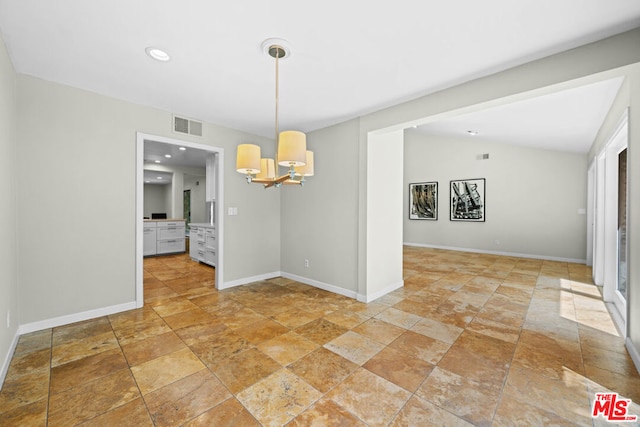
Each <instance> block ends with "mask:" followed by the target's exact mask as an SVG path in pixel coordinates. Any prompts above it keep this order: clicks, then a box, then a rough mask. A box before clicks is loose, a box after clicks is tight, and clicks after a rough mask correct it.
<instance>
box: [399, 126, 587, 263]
mask: <svg viewBox="0 0 640 427" xmlns="http://www.w3.org/2000/svg"><path fill="white" fill-rule="evenodd" d="M479 154H489V158H488V159H486V160H478V158H477V156H478V155H479ZM586 158H587V157H586V155H585V154H577V153H566V152H561V151H550V150H538V149H533V148H525V147H520V146H515V145H506V144H496V143H492V142H487V141H482V140H477V139H473V140H472V141H471V140H469V139H468V138H440V137H434V136H429V135H425V134H423V133H420V132H419V131H416V130H414V129H410V130H407V131H405V152H404V162H405V174H404V186H403V195H404V204H403V206H404V215H403V218H404V241H405V242H406V243H409V244H418V245H432V246H439V247H452V248H461V249H469V250H477V251H488V252H498V253H510V254H514V255H518V254H524V255H529V256H536V257H544V258H555V259H565V260H572V261H583V262H584V259H585V254H586V235H585V230H586V215H585V214H582V215H581V214H579V213H578V209H585V208H586V195H587V189H586V180H585V177H586V173H587V169H586V167H587V162H586ZM465 178H485V179H486V186H485V192H486V212H485V213H486V215H485V222H482V223H469V222H456V221H450V220H449V200H450V199H449V198H450V189H449V186H450V184H449V183H450V181H451V180H455V179H465ZM423 181H438V183H439V185H438V190H439V193H440V194H439V197H438V201H439V204H438V220H437V221H423V220H409V212H408V208H409V197H408V196H409V190H408V188H409V183H412V182H423Z"/></svg>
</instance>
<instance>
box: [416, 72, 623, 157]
mask: <svg viewBox="0 0 640 427" xmlns="http://www.w3.org/2000/svg"><path fill="white" fill-rule="evenodd" d="M622 82H623V77H619V78H616V79H611V80H605V81H601V82H598V83H594V84H590V85H585V86H581V87H578V88H573V89H567V90H564V91H561V92H555V93H552V94H549V95H544V96H539V97H537V98H531V99H527V100H525V101H519V102H514V103H511V104H506V105H500V106H498V107H494V108H488V109H485V110H481V111H478V112H475V113H471V114H464V115H459V116H455V117H452V118H449V119H444V120H439V121H436V122H432V123H428V124H426V125H422V126H419V127H418V128H417V131H419V132H422V133H425V134H429V135H433V136H444V137H458V138H460V137H463V138H473V139H474V140H484V141H491V142H498V143H505V144H515V145H520V146H528V147H536V148H540V149H545V150H559V151H572V152H576V153H586V152H587V151H589V148H590V147H591V145H592V144H593V141H594V140H595V138H596V135H597V133H598V130H599V129H600V125H601V124H602V122H603V121H604V119H605V117H606V115H607V112H608V111H609V109H610V108H611V104H612V103H613V101H614V99H615V96H616V94H617V93H618V90H619V89H620V86H621V85H622ZM470 131H472V132H475V133H476V135H471V134H469V132H470Z"/></svg>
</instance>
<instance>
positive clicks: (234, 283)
mask: <svg viewBox="0 0 640 427" xmlns="http://www.w3.org/2000/svg"><path fill="white" fill-rule="evenodd" d="M280 276H282V273H281V272H279V271H274V272H271V273H265V274H259V275H257V276H251V277H243V278H242V279H237V280H232V281H230V282H225V283H221V284H220V286H218V289H219V290H222V289H229V288H235V287H236V286H242V285H248V284H249V283H253V282H259V281H261V280H269V279H273V278H275V277H280Z"/></svg>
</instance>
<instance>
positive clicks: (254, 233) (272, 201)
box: [17, 75, 280, 324]
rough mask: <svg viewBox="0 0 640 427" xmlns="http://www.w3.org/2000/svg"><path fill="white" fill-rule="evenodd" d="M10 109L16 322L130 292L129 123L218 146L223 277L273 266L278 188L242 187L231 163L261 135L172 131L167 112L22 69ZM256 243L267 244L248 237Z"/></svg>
mask: <svg viewBox="0 0 640 427" xmlns="http://www.w3.org/2000/svg"><path fill="white" fill-rule="evenodd" d="M17 117H18V129H19V135H18V141H19V145H18V147H19V148H18V153H17V154H18V164H19V165H20V167H19V168H18V169H19V170H18V172H17V177H18V194H19V196H18V209H19V212H21V214H20V217H21V219H22V220H21V223H20V225H19V227H18V233H19V236H20V239H19V252H20V253H23V254H26V255H25V256H23V257H21V258H20V262H19V271H20V307H21V308H22V313H21V318H20V321H21V323H22V324H30V323H34V322H39V321H44V320H47V319H52V318H57V317H61V316H68V315H73V314H76V313H82V312H85V311H91V310H96V309H100V308H104V307H112V306H117V305H121V304H125V303H129V302H132V301H134V300H135V231H136V230H135V224H136V218H135V201H136V194H135V187H136V171H135V167H136V166H135V165H136V162H135V156H136V154H135V153H136V132H137V131H140V132H144V133H147V134H152V135H161V136H167V137H172V138H180V139H186V140H190V141H193V142H198V143H201V144H207V145H212V146H217V147H222V148H223V149H225V150H226V152H227V153H229V154H230V155H227V156H226V157H225V162H226V164H225V177H224V191H225V196H226V199H225V200H226V202H227V203H228V205H229V206H236V207H238V208H239V209H238V211H239V215H238V216H234V217H228V220H227V221H226V222H225V230H224V231H225V246H224V248H223V250H224V251H225V261H224V262H225V265H224V267H225V280H226V281H230V280H240V279H242V278H245V277H251V276H254V275H259V274H265V273H268V272H273V271H278V270H279V269H280V246H279V235H280V200H279V195H278V193H275V194H274V193H267V192H265V191H264V190H262V189H260V188H248V186H247V185H246V184H245V181H244V180H243V178H242V176H240V175H239V174H237V173H236V172H235V167H234V166H235V165H234V164H233V163H234V162H235V155H234V154H235V153H234V152H235V147H236V146H237V144H239V143H242V142H257V143H261V144H265V143H266V142H268V140H267V139H265V138H260V137H256V136H253V135H249V134H246V133H242V132H238V131H235V130H232V129H226V128H222V127H219V126H215V125H212V124H206V123H205V126H204V130H203V132H204V135H205V136H204V137H203V138H195V137H188V136H185V137H182V136H178V135H176V134H172V133H171V132H170V131H169V129H171V127H170V124H171V113H170V112H165V111H161V110H157V109H153V108H148V107H143V106H140V105H134V104H131V103H128V102H124V101H119V100H115V99H112V98H108V97H104V96H100V95H96V94H94V93H90V92H86V91H83V90H79V89H75V88H71V87H67V86H63V85H59V84H54V83H50V82H46V81H43V80H39V79H36V78H32V77H28V76H22V75H21V76H18V116H17ZM114 171H115V172H117V173H114ZM255 187H257V186H255ZM262 241H264V242H269V245H271V248H270V249H271V250H269V251H267V252H263V251H262V250H261V248H260V245H258V244H249V245H248V244H247V242H262ZM34 263H36V264H37V268H33V266H34Z"/></svg>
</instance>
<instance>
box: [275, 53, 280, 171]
mask: <svg viewBox="0 0 640 427" xmlns="http://www.w3.org/2000/svg"><path fill="white" fill-rule="evenodd" d="M278 58H280V48H278V49H277V50H276V155H275V156H274V158H275V160H276V161H275V170H274V173H275V177H278V175H279V170H280V165H279V163H278V149H279V146H280V138H279V135H278V134H279V133H280V129H279V126H280V124H279V122H278V102H279V99H278V89H279V87H278V85H279V80H280V79H279V77H280V76H279V68H278V62H279V61H278ZM274 179H275V178H274Z"/></svg>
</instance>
